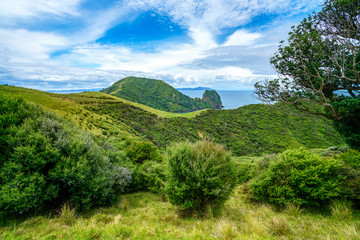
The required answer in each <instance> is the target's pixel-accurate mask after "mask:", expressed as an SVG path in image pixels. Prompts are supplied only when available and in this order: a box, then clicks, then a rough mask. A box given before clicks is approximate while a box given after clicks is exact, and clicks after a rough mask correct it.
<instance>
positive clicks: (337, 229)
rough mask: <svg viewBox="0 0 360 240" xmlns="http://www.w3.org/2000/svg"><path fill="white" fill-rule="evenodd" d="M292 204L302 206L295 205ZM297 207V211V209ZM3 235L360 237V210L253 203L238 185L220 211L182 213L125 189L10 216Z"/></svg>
mask: <svg viewBox="0 0 360 240" xmlns="http://www.w3.org/2000/svg"><path fill="white" fill-rule="evenodd" d="M292 208H296V207H294V206H292ZM294 211H295V212H296V214H294ZM0 239H319V240H320V239H353V240H359V239H360V212H359V211H354V210H353V214H352V217H351V218H345V219H344V218H334V217H333V216H332V215H331V214H323V213H317V212H314V211H307V210H303V211H301V212H299V211H298V210H294V209H292V210H291V211H290V210H289V209H284V210H276V209H274V208H273V207H272V206H270V205H264V204H255V203H250V202H248V201H247V200H246V198H245V196H244V195H243V193H242V191H241V187H240V188H239V189H237V190H236V191H235V192H234V193H233V194H232V196H231V198H230V199H229V201H228V202H227V203H226V204H225V206H224V209H223V211H222V213H221V214H220V215H217V216H216V215H215V216H214V215H211V214H210V215H209V216H208V217H204V218H180V217H179V216H178V215H177V211H176V208H175V207H174V206H172V205H171V204H170V203H168V202H164V201H162V198H161V197H160V196H158V195H154V194H151V193H134V194H128V195H123V196H121V198H120V199H119V201H118V203H117V204H114V205H112V206H110V207H107V208H99V209H95V210H93V211H90V212H87V213H83V214H79V215H78V216H77V218H75V219H74V221H73V222H72V223H71V224H66V223H64V221H62V216H61V215H55V216H38V217H32V218H28V219H26V220H23V221H20V220H17V221H15V220H14V221H10V223H8V224H7V225H6V226H5V227H2V228H0Z"/></svg>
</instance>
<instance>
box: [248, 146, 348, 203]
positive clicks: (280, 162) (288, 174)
mask: <svg viewBox="0 0 360 240" xmlns="http://www.w3.org/2000/svg"><path fill="white" fill-rule="evenodd" d="M348 174H349V169H348V168H347V167H346V166H345V165H344V164H343V163H342V162H341V161H339V160H336V159H333V158H321V157H320V156H317V155H315V154H313V153H311V152H310V151H307V150H305V149H299V150H287V151H285V152H284V153H282V154H280V155H278V156H277V159H275V160H273V161H271V162H270V164H269V167H268V168H267V169H266V170H264V171H263V172H262V173H260V175H259V176H258V177H256V178H254V179H253V180H251V182H250V184H249V188H250V189H251V191H252V194H253V196H252V197H253V198H254V199H255V200H258V201H263V202H270V203H273V204H277V205H287V204H297V205H320V204H322V203H325V202H328V201H329V200H331V199H336V198H342V197H346V196H348V194H349V192H348V191H349V189H348V188H346V187H345V186H346V184H347V180H348V178H349V176H348Z"/></svg>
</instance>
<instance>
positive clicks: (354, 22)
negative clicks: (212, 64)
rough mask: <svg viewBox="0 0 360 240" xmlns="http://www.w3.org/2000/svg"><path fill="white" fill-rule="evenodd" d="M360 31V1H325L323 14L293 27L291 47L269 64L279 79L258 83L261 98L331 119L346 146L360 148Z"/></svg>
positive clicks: (286, 46)
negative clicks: (343, 138) (317, 106)
mask: <svg viewBox="0 0 360 240" xmlns="http://www.w3.org/2000/svg"><path fill="white" fill-rule="evenodd" d="M359 28H360V1H358V0H326V1H325V3H324V5H323V8H322V10H321V11H320V12H319V13H314V14H312V15H310V16H309V17H308V18H305V19H304V20H303V21H302V22H301V23H300V24H299V25H298V26H296V27H295V26H294V27H292V30H291V32H290V33H289V38H288V41H287V44H285V42H284V41H282V42H281V45H280V46H279V49H278V52H277V53H275V55H274V56H273V57H272V58H271V60H270V62H271V64H272V66H273V67H274V69H275V70H276V71H277V73H278V74H279V78H278V79H274V80H265V81H263V82H258V83H256V84H255V88H256V94H257V95H258V97H259V99H261V100H262V101H263V102H266V103H274V102H278V101H280V102H285V103H289V104H292V105H294V106H295V108H297V109H298V110H300V111H303V112H306V113H310V114H315V115H321V116H323V117H325V118H328V119H332V120H334V121H335V125H336V126H337V129H338V130H339V131H340V133H341V134H342V135H343V136H344V137H345V140H346V141H347V143H348V144H349V145H350V146H352V147H355V148H359V146H360V130H359V126H360V51H359V50H360V31H359V30H360V29H359ZM311 103H312V104H311ZM314 104H315V105H319V106H322V107H323V108H314V107H313V106H314Z"/></svg>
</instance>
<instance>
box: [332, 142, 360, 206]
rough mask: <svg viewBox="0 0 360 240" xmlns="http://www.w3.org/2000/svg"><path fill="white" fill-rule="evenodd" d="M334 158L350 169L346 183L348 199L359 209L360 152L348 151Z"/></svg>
mask: <svg viewBox="0 0 360 240" xmlns="http://www.w3.org/2000/svg"><path fill="white" fill-rule="evenodd" d="M336 158H337V159H339V160H340V161H342V162H344V163H345V165H346V166H348V167H350V168H351V170H350V171H349V173H348V180H347V181H346V189H347V191H348V192H349V199H350V200H351V201H353V203H354V205H355V206H356V207H360V152H359V151H356V150H352V149H349V150H348V151H346V152H344V153H341V154H340V155H338V156H336Z"/></svg>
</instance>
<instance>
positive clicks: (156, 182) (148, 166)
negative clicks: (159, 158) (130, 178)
mask: <svg viewBox="0 0 360 240" xmlns="http://www.w3.org/2000/svg"><path fill="white" fill-rule="evenodd" d="M166 167H167V166H166V164H165V163H163V162H150V161H148V162H146V163H144V164H143V165H142V166H141V167H140V171H141V172H142V176H143V181H144V183H145V184H146V189H147V190H149V191H151V192H153V193H161V194H163V193H164V188H165V181H166V177H167V168H166Z"/></svg>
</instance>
